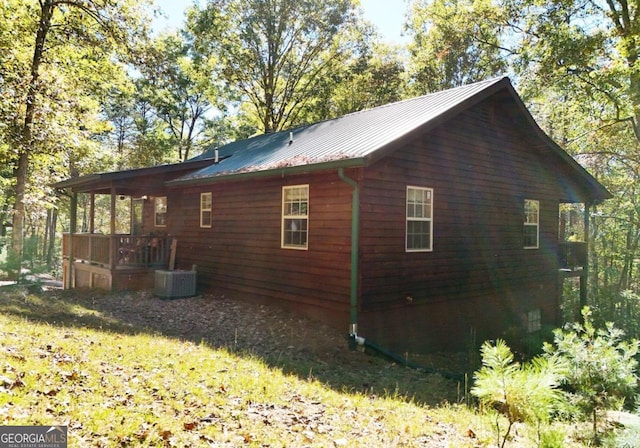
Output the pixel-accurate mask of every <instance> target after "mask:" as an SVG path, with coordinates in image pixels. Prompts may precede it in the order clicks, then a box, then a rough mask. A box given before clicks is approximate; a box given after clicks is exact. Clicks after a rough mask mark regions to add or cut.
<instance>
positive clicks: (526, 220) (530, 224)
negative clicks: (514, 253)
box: [522, 198, 540, 249]
mask: <svg viewBox="0 0 640 448" xmlns="http://www.w3.org/2000/svg"><path fill="white" fill-rule="evenodd" d="M528 203H532V204H535V206H536V215H535V218H536V219H535V222H529V217H530V216H531V213H529V212H528V208H527V204H528ZM523 215H524V216H523V218H524V224H523V235H522V236H523V240H524V241H523V244H524V248H525V249H539V248H540V201H539V200H537V199H526V198H525V199H524V201H523ZM527 227H535V236H536V244H535V245H529V246H528V245H527V235H528V233H527Z"/></svg>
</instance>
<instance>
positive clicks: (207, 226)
mask: <svg viewBox="0 0 640 448" xmlns="http://www.w3.org/2000/svg"><path fill="white" fill-rule="evenodd" d="M207 197H208V198H209V199H208V202H209V204H208V205H209V207H208V208H207V207H205V198H207ZM205 213H209V216H208V221H209V222H208V223H206V222H205ZM212 224H213V194H212V193H211V192H203V193H200V228H201V229H210V228H211V226H212Z"/></svg>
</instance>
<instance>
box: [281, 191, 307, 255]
mask: <svg viewBox="0 0 640 448" xmlns="http://www.w3.org/2000/svg"><path fill="white" fill-rule="evenodd" d="M296 189H303V190H306V200H305V199H301V200H300V201H299V202H300V204H303V203H305V202H306V213H305V214H300V213H299V214H287V213H286V212H287V204H289V203H291V204H293V203H294V201H287V192H288V191H292V190H296ZM281 199H282V211H281V215H280V218H281V219H280V248H281V249H294V250H308V249H309V206H310V200H309V184H300V185H286V186H283V187H282V198H281ZM293 220H304V221H305V222H306V229H305V230H304V231H303V230H300V231H299V232H301V233H304V234H305V242H304V244H293V243H287V242H286V241H285V238H286V236H287V223H288V222H289V221H293Z"/></svg>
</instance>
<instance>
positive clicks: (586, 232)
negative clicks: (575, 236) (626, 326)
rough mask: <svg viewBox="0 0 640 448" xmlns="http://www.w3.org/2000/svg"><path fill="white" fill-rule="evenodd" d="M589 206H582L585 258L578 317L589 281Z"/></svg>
mask: <svg viewBox="0 0 640 448" xmlns="http://www.w3.org/2000/svg"><path fill="white" fill-rule="evenodd" d="M589 213H590V208H589V204H588V203H586V202H585V204H584V217H583V219H584V241H585V243H586V245H587V257H586V260H585V262H584V266H583V267H582V275H581V276H580V316H582V308H584V307H585V306H587V280H588V279H589V235H590V232H589Z"/></svg>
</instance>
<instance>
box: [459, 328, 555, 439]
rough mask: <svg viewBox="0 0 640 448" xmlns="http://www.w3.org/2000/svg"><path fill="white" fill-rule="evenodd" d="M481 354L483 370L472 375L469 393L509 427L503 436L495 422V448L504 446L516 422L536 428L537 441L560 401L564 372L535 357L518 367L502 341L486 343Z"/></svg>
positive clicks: (552, 360) (552, 362) (547, 359)
mask: <svg viewBox="0 0 640 448" xmlns="http://www.w3.org/2000/svg"><path fill="white" fill-rule="evenodd" d="M481 354H482V367H481V368H480V370H478V371H477V372H476V373H475V375H474V378H475V386H474V387H473V388H472V389H471V393H472V394H473V395H475V396H476V397H478V399H479V400H480V402H481V403H482V404H483V405H484V406H490V407H492V408H495V409H496V410H497V411H498V412H499V413H501V414H503V415H504V416H505V417H506V418H507V421H508V426H507V428H506V430H505V432H504V434H502V435H501V430H500V423H499V420H498V419H496V431H497V440H498V445H499V446H504V445H505V443H506V441H507V440H508V438H509V434H510V433H511V429H512V428H513V425H514V424H515V423H516V422H519V421H524V422H528V423H532V424H535V425H536V427H537V428H538V441H539V440H540V438H541V431H540V428H541V427H542V424H544V423H547V422H548V421H549V416H550V415H551V412H552V411H553V410H554V408H555V407H556V405H557V404H558V403H559V402H560V401H561V400H562V398H563V395H562V392H561V391H560V390H559V389H558V386H559V385H560V382H561V380H562V377H563V373H564V370H565V368H564V366H563V364H562V362H561V360H560V359H559V358H556V357H552V356H549V357H536V358H534V359H533V360H532V361H531V362H530V363H526V364H524V365H520V364H519V363H518V362H515V361H514V356H513V353H512V351H511V349H510V348H509V347H508V346H507V344H506V343H505V342H504V341H502V340H498V341H497V342H496V344H495V345H492V344H491V343H489V342H485V343H484V344H483V345H482V348H481ZM501 439H502V443H501V442H500V441H501Z"/></svg>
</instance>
